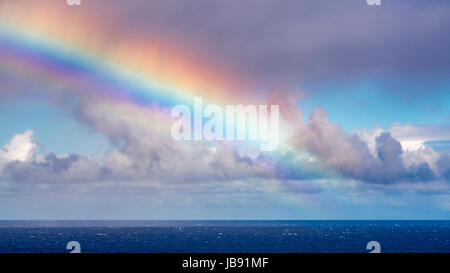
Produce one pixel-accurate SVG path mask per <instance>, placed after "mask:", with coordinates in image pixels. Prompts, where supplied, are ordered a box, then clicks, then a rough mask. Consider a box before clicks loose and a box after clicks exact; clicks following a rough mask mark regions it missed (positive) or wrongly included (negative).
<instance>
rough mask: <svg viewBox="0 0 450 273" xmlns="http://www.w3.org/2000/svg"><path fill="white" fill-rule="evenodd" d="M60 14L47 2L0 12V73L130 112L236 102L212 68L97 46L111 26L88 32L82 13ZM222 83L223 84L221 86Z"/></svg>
mask: <svg viewBox="0 0 450 273" xmlns="http://www.w3.org/2000/svg"><path fill="white" fill-rule="evenodd" d="M62 2H64V1H62ZM61 5H62V6H61ZM66 8H67V7H64V4H61V3H58V4H55V2H54V1H53V2H52V3H50V1H42V2H41V1H39V3H38V4H34V3H29V2H27V3H26V4H23V3H20V4H19V3H16V2H15V1H14V3H12V4H11V2H9V1H5V3H2V4H0V59H1V62H0V68H1V69H2V70H3V71H6V72H9V73H14V74H17V75H19V76H24V77H27V78H32V79H34V80H39V81H41V82H48V83H50V84H52V85H55V84H56V85H58V86H62V87H65V88H70V89H73V90H75V92H86V93H87V94H88V95H89V94H90V95H92V94H93V95H95V96H98V95H101V96H103V97H108V98H112V99H116V100H123V101H128V102H130V101H131V102H133V103H134V104H138V105H141V104H143V105H147V104H154V103H157V104H158V105H161V106H171V105H175V104H179V103H183V104H190V103H192V98H193V97H194V96H202V97H204V98H205V101H209V102H214V103H218V104H221V103H222V102H226V101H230V97H240V98H241V99H242V92H240V91H241V90H232V89H231V88H234V87H231V86H233V83H232V82H233V81H235V79H224V78H223V77H222V76H221V75H220V72H216V71H212V69H211V67H215V65H214V64H209V65H202V64H198V63H196V62H195V61H192V58H191V59H189V58H188V57H186V56H184V55H186V54H185V53H184V52H181V51H180V50H178V49H176V48H174V47H171V46H168V45H167V44H168V42H166V41H162V42H160V44H162V45H164V46H163V47H161V46H160V47H159V48H158V50H155V49H154V43H153V44H152V43H149V42H146V41H137V42H136V41H134V40H131V41H129V42H127V43H123V42H119V44H118V45H117V46H116V48H113V47H111V46H109V47H108V46H105V43H106V42H105V41H109V40H111V37H108V35H111V32H113V31H111V29H112V27H111V26H108V25H106V24H104V25H100V24H96V26H95V27H93V26H91V25H92V24H93V23H92V22H93V21H92V20H90V21H89V20H88V18H87V17H89V16H90V15H88V11H86V14H82V15H80V13H76V12H73V10H72V11H71V10H65V9H66ZM44 10H45V11H44ZM62 14H64V15H62ZM70 14H74V15H70ZM71 16H77V17H74V18H70V17H71ZM80 16H81V17H80ZM101 16H103V15H99V17H101ZM65 17H67V18H65ZM80 19H82V20H80ZM80 21H83V22H85V23H82V24H80V23H79V22H80ZM99 21H101V20H99ZM104 21H108V20H107V18H104ZM73 22H77V23H76V24H75V23H73ZM80 29H81V30H82V29H90V32H88V31H85V32H83V31H81V30H80ZM112 35H115V33H113V34H112ZM155 39H158V37H156V38H155ZM161 48H163V49H162V50H161ZM226 81H228V83H230V84H229V85H228V83H226V84H223V83H224V82H226ZM216 82H219V84H216ZM221 85H222V86H221ZM226 85H227V86H226ZM239 93H240V94H239ZM236 94H239V96H236Z"/></svg>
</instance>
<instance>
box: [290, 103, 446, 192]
mask: <svg viewBox="0 0 450 273" xmlns="http://www.w3.org/2000/svg"><path fill="white" fill-rule="evenodd" d="M292 126H293V127H294V128H296V129H295V130H296V131H295V133H294V134H293V136H292V138H291V143H292V144H293V145H294V147H297V149H299V150H306V151H308V152H310V153H311V154H313V155H316V156H317V157H318V158H319V159H320V160H321V161H322V162H323V164H324V165H325V166H327V167H329V168H331V169H332V170H335V171H336V173H337V174H338V175H341V176H343V177H347V178H351V179H355V180H359V181H365V182H369V183H375V184H392V183H398V182H417V181H422V182H423V181H431V180H435V179H447V177H446V176H445V175H443V174H446V173H447V170H448V166H447V164H445V163H443V162H445V159H446V157H447V155H446V154H439V153H436V152H434V150H433V149H432V148H431V147H427V149H422V150H420V151H419V152H407V153H405V152H404V150H403V148H402V145H401V143H400V142H399V141H398V140H396V139H395V138H394V137H392V135H391V133H390V132H380V131H378V132H379V133H380V134H379V135H378V136H376V137H375V140H374V149H375V151H374V152H371V151H370V148H369V144H368V142H366V141H363V140H362V139H361V138H360V137H359V136H358V135H356V134H349V133H346V132H344V131H343V129H342V127H340V126H339V125H337V124H334V123H331V122H329V121H328V117H327V112H326V111H325V110H324V109H322V108H317V109H315V110H314V111H313V112H312V113H311V115H310V117H309V120H308V123H307V124H304V123H303V122H301V121H300V122H295V123H293V124H292ZM405 162H407V163H408V165H406V164H405ZM436 162H440V163H441V165H439V167H436ZM430 165H432V166H433V168H434V170H433V169H432V167H430Z"/></svg>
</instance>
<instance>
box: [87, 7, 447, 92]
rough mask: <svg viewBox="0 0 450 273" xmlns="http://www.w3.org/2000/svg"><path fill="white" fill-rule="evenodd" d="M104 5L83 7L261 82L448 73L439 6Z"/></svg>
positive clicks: (444, 11) (127, 31)
mask: <svg viewBox="0 0 450 273" xmlns="http://www.w3.org/2000/svg"><path fill="white" fill-rule="evenodd" d="M108 2H109V7H108V6H106V5H105V4H104V3H103V2H101V1H98V2H97V3H94V2H93V3H92V4H91V5H90V6H91V7H92V9H95V10H98V11H99V12H106V13H110V15H111V18H114V19H113V20H114V21H113V22H111V24H113V25H115V27H116V28H117V29H119V30H121V31H122V33H123V35H124V37H127V36H129V35H132V34H139V36H140V37H143V38H146V39H150V40H151V39H152V37H153V36H155V35H158V37H160V36H163V37H168V38H169V39H173V40H174V41H183V46H184V47H185V49H186V50H189V51H195V52H197V53H200V54H202V55H204V56H206V57H207V58H210V59H212V60H215V62H216V63H217V64H218V65H224V66H227V67H229V68H231V69H232V70H233V71H235V72H238V73H239V74H242V75H246V76H248V77H254V79H255V81H256V82H258V83H260V84H283V83H288V84H290V83H293V82H302V81H311V80H323V79H327V80H339V79H348V78H352V77H355V76H361V75H376V74H380V75H384V76H392V75H399V74H400V75H404V76H410V75H411V74H415V75H422V76H423V75H429V76H435V75H449V72H450V53H449V51H448V48H450V37H449V35H448V30H449V29H450V17H449V16H448V14H450V2H448V1H446V0H428V1H422V0H410V1H404V0H385V1H383V2H384V3H383V6H381V7H371V6H368V5H367V4H366V1H365V0H339V1H332V0H327V1H317V0H302V1H297V0H286V1H277V0H244V1H240V0H231V1H209V0H194V1H183V0H169V1H166V0H164V1H162V0H161V1H141V0H131V1H127V4H126V5H124V4H123V1H119V0H112V1H108ZM118 7H120V9H119V8H118Z"/></svg>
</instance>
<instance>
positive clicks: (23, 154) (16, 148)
mask: <svg viewBox="0 0 450 273" xmlns="http://www.w3.org/2000/svg"><path fill="white" fill-rule="evenodd" d="M33 134H34V132H33V131H32V130H28V131H26V132H25V133H23V134H17V135H14V136H13V138H12V139H11V141H10V142H8V143H6V144H5V145H3V148H2V149H0V162H1V161H16V160H17V161H27V160H30V159H31V158H32V157H33V156H35V155H36V152H37V143H36V142H35V141H34V139H33Z"/></svg>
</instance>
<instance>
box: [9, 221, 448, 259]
mask: <svg viewBox="0 0 450 273" xmlns="http://www.w3.org/2000/svg"><path fill="white" fill-rule="evenodd" d="M70 241H77V242H79V244H80V247H81V252H83V253H114V252H120V253H167V252H169V253H211V252H212V253H246V252H248V253H305V252H307V253H309V252H314V253H322V252H326V253H345V252H369V250H367V249H366V245H367V243H368V242H369V241H377V242H378V243H379V244H380V247H381V252H402V253H405V252H447V253H448V252H450V221H0V252H1V253H55V252H57V253H68V252H70V250H67V249H66V246H67V243H68V242H70Z"/></svg>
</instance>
